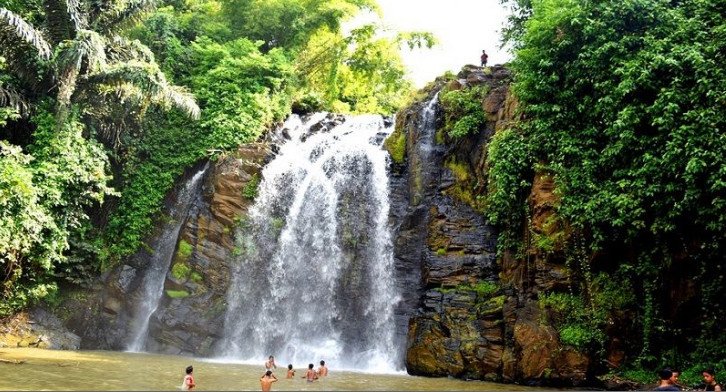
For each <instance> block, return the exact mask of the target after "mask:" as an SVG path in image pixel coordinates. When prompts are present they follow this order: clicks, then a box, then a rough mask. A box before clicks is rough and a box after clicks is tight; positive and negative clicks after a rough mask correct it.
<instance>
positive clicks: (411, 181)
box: [390, 66, 589, 385]
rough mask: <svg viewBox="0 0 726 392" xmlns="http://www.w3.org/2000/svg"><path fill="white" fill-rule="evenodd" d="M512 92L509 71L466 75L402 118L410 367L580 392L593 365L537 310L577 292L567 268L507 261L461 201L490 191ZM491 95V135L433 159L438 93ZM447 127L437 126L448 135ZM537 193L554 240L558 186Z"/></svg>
mask: <svg viewBox="0 0 726 392" xmlns="http://www.w3.org/2000/svg"><path fill="white" fill-rule="evenodd" d="M509 82H510V74H509V71H508V70H506V69H505V68H503V67H498V66H495V67H490V68H488V69H487V70H483V69H481V68H479V67H473V66H471V67H465V68H464V69H463V70H462V71H461V72H460V73H459V74H458V75H457V79H456V80H454V81H443V80H439V81H437V84H436V86H435V87H434V88H433V91H432V92H431V93H430V94H429V96H428V98H427V99H425V100H424V102H420V103H416V104H414V105H412V106H411V107H409V108H407V109H405V110H404V111H402V112H401V113H399V114H398V124H397V132H398V131H401V132H404V133H405V136H406V153H405V157H406V159H405V161H404V162H403V163H398V164H397V163H393V164H392V167H391V177H390V178H391V182H390V187H391V195H392V200H391V221H392V222H393V225H394V246H395V249H394V253H395V255H396V266H397V272H398V274H399V282H400V284H402V285H403V287H404V292H406V293H407V294H406V295H405V297H404V299H403V301H402V302H401V304H400V305H399V312H398V315H399V317H400V318H405V319H407V321H408V323H407V329H406V331H407V335H406V336H405V339H406V356H405V361H406V366H407V369H408V372H409V373H411V374H415V375H424V376H454V377H460V378H471V379H481V380H492V381H505V382H523V383H531V384H548V383H549V384H570V385H572V384H579V383H581V382H582V381H583V380H585V379H586V373H587V370H588V366H589V360H588V358H587V357H586V356H585V355H583V354H581V353H579V352H577V351H575V350H573V349H570V348H567V347H563V346H562V345H561V344H560V342H559V340H558V333H557V331H556V330H555V329H554V328H553V327H552V326H551V325H549V324H548V323H547V321H546V317H544V315H542V314H540V312H541V311H540V308H539V305H538V303H537V299H536V298H537V293H538V292H546V291H548V290H551V289H560V288H561V287H563V286H566V285H567V284H569V281H568V274H567V272H566V271H565V269H564V267H563V266H562V265H560V264H558V261H557V260H554V261H553V260H550V259H548V258H546V257H543V256H542V255H538V254H536V253H533V254H531V255H530V256H531V257H530V258H531V259H532V260H536V262H537V264H538V267H536V268H528V266H527V263H526V262H525V261H522V260H519V259H517V258H515V257H513V255H509V254H505V255H503V256H502V257H500V258H499V259H497V256H496V232H495V229H494V228H493V227H492V226H491V225H489V224H488V223H487V222H486V220H485V218H484V216H483V215H482V212H481V210H480V209H479V206H477V205H476V204H475V203H472V199H473V198H472V197H469V195H463V194H462V192H461V190H462V189H464V190H471V192H473V194H474V195H483V194H485V192H486V189H485V184H486V176H487V166H486V146H487V143H488V142H489V140H490V138H491V136H492V135H493V134H494V133H495V132H497V131H498V130H501V129H505V128H506V127H508V126H510V125H511V123H512V122H513V121H516V120H517V119H516V108H517V102H516V100H515V99H514V98H513V97H512V95H511V94H510V93H509ZM482 84H486V85H487V86H488V87H489V94H488V95H487V96H486V97H485V98H484V99H483V100H482V108H483V109H484V112H485V114H486V118H487V122H486V124H485V125H484V126H483V127H482V128H481V129H480V130H479V132H478V133H476V134H474V135H468V136H466V137H464V138H461V139H458V140H446V138H444V141H443V142H442V141H441V137H440V136H439V137H437V138H436V139H438V140H436V141H433V144H430V146H431V148H421V146H422V145H426V144H427V143H431V142H432V141H431V140H426V137H431V136H430V135H431V133H430V132H426V131H425V130H423V129H422V127H424V126H425V124H424V121H422V119H421V115H420V113H421V111H422V110H423V108H424V106H425V104H426V101H427V100H430V99H431V97H432V96H433V94H434V92H435V91H437V90H439V89H441V88H442V87H444V86H445V88H447V89H449V90H458V89H465V88H469V87H472V86H476V85H482ZM437 110H438V111H439V112H437V118H438V119H440V118H441V117H442V114H441V113H440V109H437ZM441 125H442V124H441V123H440V120H437V122H436V123H435V127H436V129H440V127H441ZM462 171H465V172H466V173H465V174H464V175H462V173H461V172H462ZM457 172H458V173H457ZM534 184H535V186H534V187H533V192H532V196H531V197H530V202H531V205H530V208H531V210H532V211H533V217H532V218H533V220H535V221H536V222H535V230H543V231H546V230H548V229H549V228H550V227H552V224H547V222H549V221H548V219H551V215H552V206H553V204H554V203H553V201H554V199H553V198H554V195H553V193H552V188H553V187H552V183H551V179H550V178H547V177H546V176H541V177H540V178H539V180H538V179H535V181H534ZM472 204H473V205H472ZM540 256H542V257H540Z"/></svg>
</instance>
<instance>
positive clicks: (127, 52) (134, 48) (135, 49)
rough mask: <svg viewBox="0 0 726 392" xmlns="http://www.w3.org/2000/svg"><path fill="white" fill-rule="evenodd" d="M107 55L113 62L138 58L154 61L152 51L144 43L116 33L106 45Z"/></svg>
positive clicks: (149, 61)
mask: <svg viewBox="0 0 726 392" xmlns="http://www.w3.org/2000/svg"><path fill="white" fill-rule="evenodd" d="M108 57H109V60H112V61H114V62H124V61H131V60H139V61H143V62H147V63H153V62H155V61H156V60H155V59H154V53H152V52H151V49H149V48H148V47H147V46H146V45H144V44H142V43H141V41H139V40H137V39H135V40H128V39H126V38H123V37H121V36H118V35H115V36H113V38H111V42H110V45H109V47H108Z"/></svg>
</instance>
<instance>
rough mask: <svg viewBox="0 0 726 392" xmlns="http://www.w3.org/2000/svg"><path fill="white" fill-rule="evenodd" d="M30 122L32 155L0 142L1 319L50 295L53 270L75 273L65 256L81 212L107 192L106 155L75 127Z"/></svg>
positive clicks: (39, 118) (44, 115) (82, 219)
mask: <svg viewBox="0 0 726 392" xmlns="http://www.w3.org/2000/svg"><path fill="white" fill-rule="evenodd" d="M34 119H35V121H36V122H37V130H36V132H35V134H34V139H33V144H32V145H30V146H28V151H29V152H30V154H32V155H30V154H24V153H22V151H21V149H20V148H19V147H17V146H12V145H10V144H7V143H6V142H3V141H0V206H1V207H2V208H0V265H2V267H3V269H4V270H5V271H7V272H8V273H7V275H6V277H5V278H4V280H3V287H2V295H0V298H2V300H3V301H2V302H3V306H2V307H0V315H7V314H8V313H10V312H12V311H14V310H17V309H18V308H21V307H23V306H27V305H29V304H31V303H33V302H35V301H37V300H38V299H41V298H42V297H44V296H45V295H47V294H48V293H50V292H53V291H54V290H55V289H56V284H55V282H54V274H55V272H57V271H58V270H59V269H60V270H63V271H66V272H68V271H71V270H73V267H72V266H70V265H69V264H68V263H69V259H68V258H67V257H66V254H65V252H66V251H67V250H68V248H69V240H70V238H71V237H72V236H74V235H79V233H80V232H81V231H82V230H84V229H85V226H84V224H85V223H86V221H87V219H88V217H87V215H86V213H85V209H86V208H87V207H89V206H92V205H95V203H98V202H101V201H103V199H104V197H105V196H106V195H108V194H113V190H112V189H111V188H109V187H108V186H107V182H108V181H109V180H110V177H109V176H108V174H107V173H106V171H107V170H108V169H107V168H108V160H107V158H106V155H105V152H104V150H103V148H102V147H101V146H100V145H99V144H98V143H96V142H94V141H92V140H88V139H85V138H84V137H83V131H84V128H83V126H82V125H81V124H80V123H78V122H77V121H76V120H75V119H71V120H70V122H69V123H68V124H66V125H65V126H63V127H62V128H61V129H58V127H57V126H56V123H55V121H54V118H53V116H52V115H51V114H50V113H48V112H41V113H39V114H38V115H36V116H35V117H34ZM71 261H72V260H71ZM68 278H69V279H72V278H74V276H68Z"/></svg>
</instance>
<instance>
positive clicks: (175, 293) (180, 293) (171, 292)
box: [166, 290, 190, 299]
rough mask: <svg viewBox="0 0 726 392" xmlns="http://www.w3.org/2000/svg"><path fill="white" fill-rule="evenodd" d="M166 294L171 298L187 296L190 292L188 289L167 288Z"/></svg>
mask: <svg viewBox="0 0 726 392" xmlns="http://www.w3.org/2000/svg"><path fill="white" fill-rule="evenodd" d="M166 295H167V296H169V298H174V299H177V298H186V297H188V296H189V295H190V294H189V292H188V291H186V290H166Z"/></svg>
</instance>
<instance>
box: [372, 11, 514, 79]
mask: <svg viewBox="0 0 726 392" xmlns="http://www.w3.org/2000/svg"><path fill="white" fill-rule="evenodd" d="M378 4H379V5H380V8H381V11H382V13H383V24H384V25H385V26H386V27H388V28H390V29H391V30H394V31H428V32H431V33H433V34H434V35H435V36H436V38H437V39H438V40H439V44H438V45H437V46H436V47H434V48H432V49H428V50H427V49H415V50H413V51H409V50H408V49H404V51H403V59H404V62H405V63H406V65H407V66H408V69H409V75H410V78H411V79H412V80H413V81H414V83H415V84H416V86H417V87H422V86H424V85H425V84H426V83H428V82H430V81H432V80H434V78H435V77H436V76H439V75H441V74H443V73H444V72H446V71H452V72H455V73H456V72H458V71H459V70H460V69H461V67H462V66H464V65H466V64H476V65H479V55H480V54H481V51H482V49H484V50H486V51H487V54H489V62H488V64H489V65H493V64H501V63H504V62H507V61H509V60H510V59H511V56H510V54H509V53H507V51H506V50H504V49H499V45H500V40H501V39H500V33H499V31H500V30H501V29H502V27H503V26H504V23H505V21H506V17H507V14H508V13H507V10H506V8H505V7H504V6H502V5H501V4H500V3H499V0H446V1H442V0H378ZM370 18H371V16H368V17H366V18H359V19H358V20H359V21H360V20H363V19H368V20H370Z"/></svg>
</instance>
